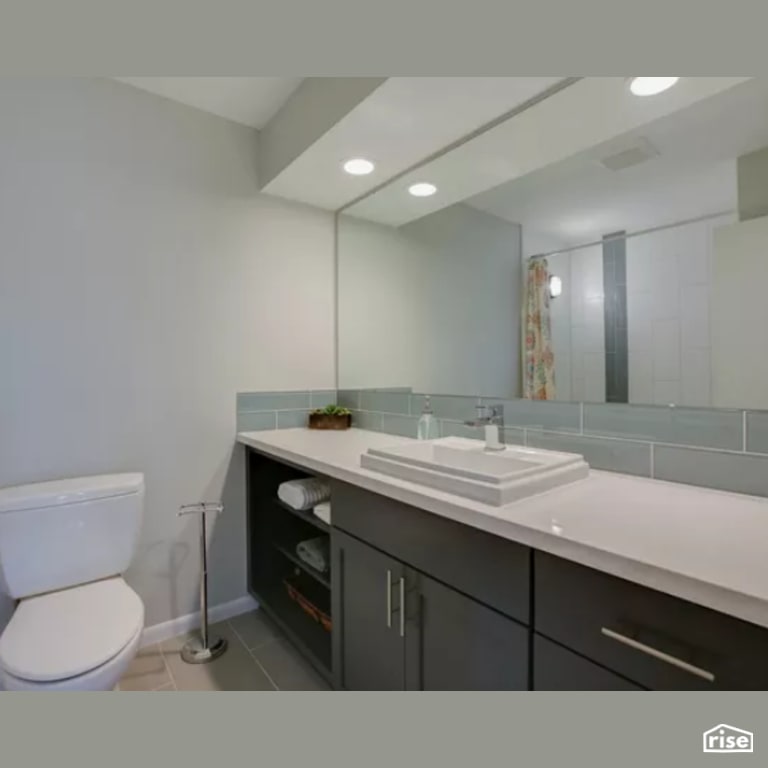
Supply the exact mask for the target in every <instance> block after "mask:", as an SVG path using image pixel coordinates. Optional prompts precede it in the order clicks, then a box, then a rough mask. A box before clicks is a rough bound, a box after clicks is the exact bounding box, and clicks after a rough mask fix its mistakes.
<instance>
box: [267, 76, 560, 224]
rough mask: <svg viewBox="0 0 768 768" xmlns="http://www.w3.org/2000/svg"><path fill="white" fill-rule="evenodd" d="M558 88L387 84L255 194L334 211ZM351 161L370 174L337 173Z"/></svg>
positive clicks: (427, 81)
mask: <svg viewBox="0 0 768 768" xmlns="http://www.w3.org/2000/svg"><path fill="white" fill-rule="evenodd" d="M560 80H562V78H559V77H390V78H387V79H386V80H385V81H384V82H383V83H382V84H381V85H379V86H378V87H377V88H376V89H375V90H374V91H373V92H372V93H370V95H368V96H367V97H366V98H365V99H363V100H362V101H361V102H360V103H359V104H358V105H357V106H355V107H354V108H353V109H351V110H350V111H349V112H348V113H347V114H345V115H343V116H342V117H340V119H338V120H337V122H336V123H335V124H334V125H333V126H332V127H331V128H330V129H328V130H326V131H325V132H323V134H322V135H321V136H319V137H317V138H316V140H315V141H314V142H313V143H312V144H311V145H310V146H308V147H306V149H304V151H303V152H302V153H301V154H300V155H299V156H297V157H296V158H295V159H294V161H293V162H292V163H290V165H288V166H287V167H286V168H285V169H284V170H283V171H282V172H281V173H280V174H279V175H277V176H276V177H275V178H274V179H272V180H270V181H269V182H268V183H267V184H266V185H265V186H264V187H263V189H264V191H265V192H268V193H269V194H273V195H278V196H280V197H286V198H289V199H291V200H299V201H301V202H304V203H308V204H310V205H315V206H319V207H321V208H327V209H330V210H336V209H338V208H341V207H342V206H344V205H346V204H348V203H350V202H351V201H352V200H354V199H356V198H358V197H360V196H361V195H364V194H366V193H367V192H369V191H370V190H372V189H374V188H375V187H377V186H379V185H380V184H382V183H384V182H386V181H387V180H388V179H391V178H392V177H393V176H395V175H397V174H399V173H401V172H403V171H405V170H406V169H408V168H410V167H412V166H413V165H414V164H416V163H419V162H421V161H423V160H425V159H427V158H428V157H429V156H431V155H433V154H434V153H436V152H438V151H440V150H441V149H443V148H444V147H446V146H447V145H449V144H451V143H452V142H455V141H457V140H458V139H461V138H462V137H464V136H466V135H467V134H469V133H471V132H472V131H474V130H476V129H478V128H480V127H481V126H483V125H486V124H487V123H489V122H491V121H492V120H494V119H495V118H498V117H499V116H501V115H504V114H505V113H507V112H509V111H511V110H513V109H514V108H515V107H517V106H519V105H521V104H523V103H524V102H526V101H528V100H529V99H531V98H533V97H534V96H537V95H538V94H540V93H541V92H542V91H545V90H546V89H548V88H549V87H551V86H553V85H555V84H556V83H557V82H559V81H560ZM307 119H311V118H310V117H308V118H307ZM352 157H364V158H367V159H369V160H371V161H373V162H374V163H375V165H376V168H375V170H374V172H373V173H371V174H370V175H368V176H350V175H349V174H346V173H344V172H343V171H342V168H341V166H342V164H343V162H344V161H345V160H347V159H349V158H352Z"/></svg>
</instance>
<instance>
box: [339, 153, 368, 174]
mask: <svg viewBox="0 0 768 768" xmlns="http://www.w3.org/2000/svg"><path fill="white" fill-rule="evenodd" d="M373 168H374V166H373V163H372V162H371V161H370V160H366V159H365V158H363V157H355V158H353V159H352V160H347V162H346V163H344V170H345V171H346V172H347V173H351V174H352V175H353V176H366V175H367V174H369V173H371V172H372V171H373Z"/></svg>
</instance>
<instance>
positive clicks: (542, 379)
mask: <svg viewBox="0 0 768 768" xmlns="http://www.w3.org/2000/svg"><path fill="white" fill-rule="evenodd" d="M523 332H524V341H525V351H524V353H523V355H524V357H523V397H527V398H529V399H531V400H553V399H554V397H555V355H554V353H553V352H552V330H551V327H550V317H549V265H548V264H547V260H546V259H532V260H531V261H530V262H529V264H528V279H527V281H526V286H525V302H524V306H523Z"/></svg>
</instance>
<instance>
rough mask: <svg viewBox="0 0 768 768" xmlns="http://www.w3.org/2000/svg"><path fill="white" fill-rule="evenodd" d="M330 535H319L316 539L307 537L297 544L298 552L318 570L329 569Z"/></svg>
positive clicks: (307, 562)
mask: <svg viewBox="0 0 768 768" xmlns="http://www.w3.org/2000/svg"><path fill="white" fill-rule="evenodd" d="M328 551H329V547H328V537H327V536H318V537H317V538H316V539H306V540H305V541H300V542H299V543H298V544H297V545H296V554H297V555H298V556H299V557H300V558H301V559H302V560H303V561H304V562H305V563H306V564H307V565H309V566H311V567H312V568H314V569H315V570H316V571H321V572H325V571H327V570H328Z"/></svg>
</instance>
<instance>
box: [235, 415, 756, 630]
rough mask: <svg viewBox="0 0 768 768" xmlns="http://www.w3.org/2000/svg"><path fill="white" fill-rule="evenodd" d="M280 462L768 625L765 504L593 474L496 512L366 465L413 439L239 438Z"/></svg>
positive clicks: (288, 433)
mask: <svg viewBox="0 0 768 768" xmlns="http://www.w3.org/2000/svg"><path fill="white" fill-rule="evenodd" d="M237 440H238V442H240V443H243V444H244V445H248V446H251V447H252V448H255V449H256V450H258V451H261V452H262V453H266V454H269V455H271V456H274V457H275V458H277V459H284V460H285V461H288V462H292V463H295V464H299V465H301V466H303V467H306V468H307V469H309V470H311V471H312V472H316V473H318V474H321V475H325V476H328V477H332V478H336V479H338V480H343V481H345V482H347V483H351V484H354V485H357V486H360V487H361V488H366V489H368V490H370V491H374V492H375V493H379V494H382V495H384V496H389V497H390V498H393V499H397V500H398V501H402V502H404V503H406V504H410V505H412V506H414V507H419V508H421V509H424V510H426V511H428V512H432V513H434V514H437V515H441V516H442V517H446V518H449V519H451V520H457V521H459V522H461V523H464V524H466V525H471V526H473V527H474V528H479V529H482V530H484V531H488V532H490V533H493V534H496V535H497V536H502V537H504V538H506V539H510V540H512V541H517V542H520V543H522V544H527V545H529V546H531V547H534V548H536V549H540V550H543V551H545V552H550V553H552V554H554V555H558V556H560V557H563V558H566V559H568V560H572V561H574V562H577V563H582V564H583V565H587V566H590V567H592V568H596V569H598V570H601V571H604V572H606V573H610V574H613V575H615V576H620V577H622V578H625V579H629V580H630V581H634V582H637V583H639V584H643V585H645V586H648V587H651V588H653V589H658V590H661V591H662V592H667V593H669V594H672V595H676V596H678V597H681V598H684V599H686V600H690V601H692V602H695V603H699V604H700V605H704V606H707V607H709V608H713V609H715V610H717V611H722V612H723V613H727V614H730V615H732V616H736V617H738V618H741V619H745V620H747V621H751V622H754V623H755V624H760V625H762V626H765V627H768V499H762V498H758V497H755V496H745V495H742V494H736V493H725V492H722V491H713V490H708V489H704V488H695V487H692V486H687V485H680V484H677V483H668V482H663V481H660V480H648V479H646V478H639V477H632V476H630V475H620V474H616V473H611V472H601V471H597V470H591V472H590V476H589V477H588V478H587V479H585V480H580V481H578V482H575V483H572V484H570V485H567V486H562V487H560V488H556V489H554V490H551V491H547V492H546V493H542V494H539V495H538V496H531V497H529V498H527V499H523V500H521V501H517V502H514V503H512V504H508V505H507V506H503V507H492V506H488V505H486V504H482V503H480V502H476V501H471V500H468V499H464V498H460V497H458V496H454V495H452V494H448V493H443V492H441V491H437V490H434V489H432V488H427V487H425V486H422V485H417V484H415V483H410V482H406V481H403V480H398V479H396V478H393V477H388V476H386V475H382V474H380V473H378V472H373V471H371V470H367V469H363V468H362V467H361V466H360V455H361V454H362V453H364V452H365V451H367V450H368V448H372V447H377V448H382V447H388V446H393V445H396V444H402V443H407V442H412V441H411V439H410V438H405V437H398V436H396V435H387V434H382V433H380V432H368V431H366V430H362V429H350V430H347V431H339V432H335V431H323V430H310V429H283V430H270V431H263V432H241V433H240V434H238V436H237Z"/></svg>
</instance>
